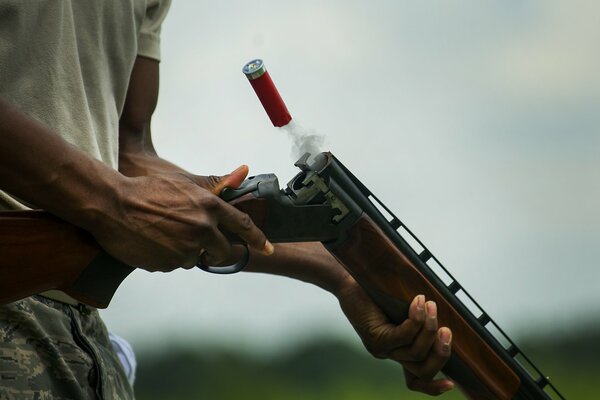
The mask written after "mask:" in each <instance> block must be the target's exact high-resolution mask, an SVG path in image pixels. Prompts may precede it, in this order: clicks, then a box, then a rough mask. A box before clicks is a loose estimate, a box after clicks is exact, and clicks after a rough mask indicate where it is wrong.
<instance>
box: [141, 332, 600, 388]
mask: <svg viewBox="0 0 600 400" xmlns="http://www.w3.org/2000/svg"><path fill="white" fill-rule="evenodd" d="M518 343H519V345H520V347H521V349H522V350H523V351H524V352H525V354H527V356H529V358H530V359H531V360H532V361H533V362H534V363H535V364H536V365H537V366H538V367H539V368H540V369H541V370H542V371H543V372H544V373H545V374H547V375H548V376H550V377H551V379H552V382H553V383H554V384H555V386H556V387H557V388H558V389H559V390H560V391H561V392H562V394H563V395H564V396H565V397H566V398H567V399H577V400H580V399H597V398H600V397H599V396H600V395H599V394H598V391H597V389H596V384H597V383H596V379H597V378H596V377H597V376H598V373H599V372H600V365H599V363H598V357H599V356H600V328H599V327H594V328H590V329H586V330H581V331H578V332H572V333H564V334H561V335H552V336H548V337H544V338H541V339H540V338H533V337H529V338H527V337H525V338H522V340H519V341H518ZM138 358H139V360H138V361H139V369H138V377H137V382H136V394H137V397H138V398H139V399H148V400H158V399H161V400H187V399H200V398H202V399H241V398H243V399H245V400H254V399H257V400H258V399H262V400H265V399H286V400H296V399H298V400H300V399H317V400H318V399H346V400H359V399H369V400H372V399H425V398H427V396H424V395H420V394H416V393H412V392H410V391H408V390H406V389H405V385H404V378H403V374H402V370H401V368H400V367H399V366H398V365H397V364H395V363H393V362H391V361H381V360H376V359H374V358H372V357H370V356H369V355H368V354H366V352H365V351H364V350H363V349H360V348H358V346H356V345H354V344H349V343H345V342H342V341H338V340H335V339H331V338H320V339H315V340H314V341H312V342H309V343H303V344H299V345H298V346H296V347H294V348H291V349H288V350H287V351H285V352H281V353H277V354H275V355H271V356H268V357H267V356H258V355H251V354H249V353H244V352H243V351H236V350H235V349H231V348H229V349H228V348H223V347H218V346H213V347H194V346H189V347H183V346H182V347H179V348H170V349H162V350H160V351H153V352H142V353H141V354H140V355H139V357H138ZM440 398H442V399H446V400H453V399H462V398H463V396H461V395H460V393H458V392H457V391H451V392H449V393H446V394H444V395H442V396H441V397H440Z"/></svg>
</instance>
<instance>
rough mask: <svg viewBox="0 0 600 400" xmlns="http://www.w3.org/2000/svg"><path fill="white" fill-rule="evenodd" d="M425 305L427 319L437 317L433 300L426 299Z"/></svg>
mask: <svg viewBox="0 0 600 400" xmlns="http://www.w3.org/2000/svg"><path fill="white" fill-rule="evenodd" d="M426 306H427V317H428V318H429V319H435V318H437V305H436V304H435V301H428V302H427V304H426Z"/></svg>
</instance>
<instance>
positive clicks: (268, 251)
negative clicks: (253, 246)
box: [263, 240, 275, 256]
mask: <svg viewBox="0 0 600 400" xmlns="http://www.w3.org/2000/svg"><path fill="white" fill-rule="evenodd" d="M274 252H275V247H273V244H272V243H271V242H269V241H268V240H267V241H266V242H265V247H264V248H263V253H265V254H266V255H268V256H270V255H271V254H273V253H274Z"/></svg>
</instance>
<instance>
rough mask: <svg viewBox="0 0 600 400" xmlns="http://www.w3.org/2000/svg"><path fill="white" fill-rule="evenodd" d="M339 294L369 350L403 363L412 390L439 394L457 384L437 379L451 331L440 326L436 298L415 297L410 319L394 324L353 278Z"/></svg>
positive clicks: (445, 357) (377, 355) (345, 309)
mask: <svg viewBox="0 0 600 400" xmlns="http://www.w3.org/2000/svg"><path fill="white" fill-rule="evenodd" d="M337 297H338V300H339V301H340V305H341V307H342V310H343V311H344V314H345V315H346V317H347V318H348V320H349V321H350V323H351V324H352V326H353V327H354V329H355V330H356V332H357V333H358V335H359V336H360V338H361V339H362V341H363V343H364V345H365V347H366V348H367V350H368V351H369V352H370V353H371V354H372V355H373V356H375V357H377V358H389V359H392V360H395V361H397V362H399V363H400V364H402V366H403V367H404V374H405V377H406V385H407V387H408V388H409V389H411V390H415V391H419V392H423V393H426V394H429V395H432V396H437V395H439V394H441V393H444V392H447V391H448V390H450V389H452V388H453V387H454V383H453V382H452V381H450V380H448V379H437V380H436V379H434V378H435V375H436V374H437V373H438V372H439V371H440V370H441V369H442V367H443V366H444V364H445V363H446V361H448V359H449V358H450V353H451V342H452V332H451V331H450V329H448V328H446V327H442V328H439V329H438V321H437V308H436V304H435V303H434V302H433V301H426V299H425V296H423V295H419V296H417V297H415V298H414V300H413V301H412V303H411V304H410V308H409V312H408V319H407V320H406V321H404V322H403V323H402V324H400V325H394V324H392V323H390V322H389V320H388V318H387V317H386V316H385V315H384V314H383V312H382V311H381V309H380V308H379V307H377V305H375V303H373V301H372V300H371V299H370V298H369V296H368V295H367V294H366V293H365V292H364V290H363V289H362V288H361V287H360V286H359V285H358V284H357V283H356V282H355V281H354V280H353V279H352V278H351V277H348V278H347V283H345V284H344V285H343V287H342V288H341V289H340V290H339V291H338V292H337Z"/></svg>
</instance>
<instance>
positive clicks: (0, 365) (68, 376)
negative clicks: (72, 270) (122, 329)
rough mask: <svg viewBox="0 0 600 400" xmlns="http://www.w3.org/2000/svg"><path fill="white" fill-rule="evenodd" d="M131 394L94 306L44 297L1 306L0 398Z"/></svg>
mask: <svg viewBox="0 0 600 400" xmlns="http://www.w3.org/2000/svg"><path fill="white" fill-rule="evenodd" d="M133 398H134V395H133V389H132V387H131V385H130V384H129V382H128V381H127V377H126V375H125V372H124V371H123V368H122V366H121V364H120V362H119V360H118V358H117V355H116V354H115V352H114V351H113V349H112V346H111V343H110V341H109V338H108V332H107V330H106V327H105V325H104V323H103V322H102V320H101V319H100V315H99V314H98V311H97V310H96V309H93V308H89V307H85V306H83V307H72V306H69V305H67V304H63V303H60V302H57V301H54V300H50V299H47V298H45V297H42V296H32V297H29V298H27V299H24V300H20V301H17V302H14V303H11V304H7V305H4V306H0V400H13V399H15V400H20V399H38V400H46V399H52V400H54V399H57V400H58V399H69V400H74V399H133Z"/></svg>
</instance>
